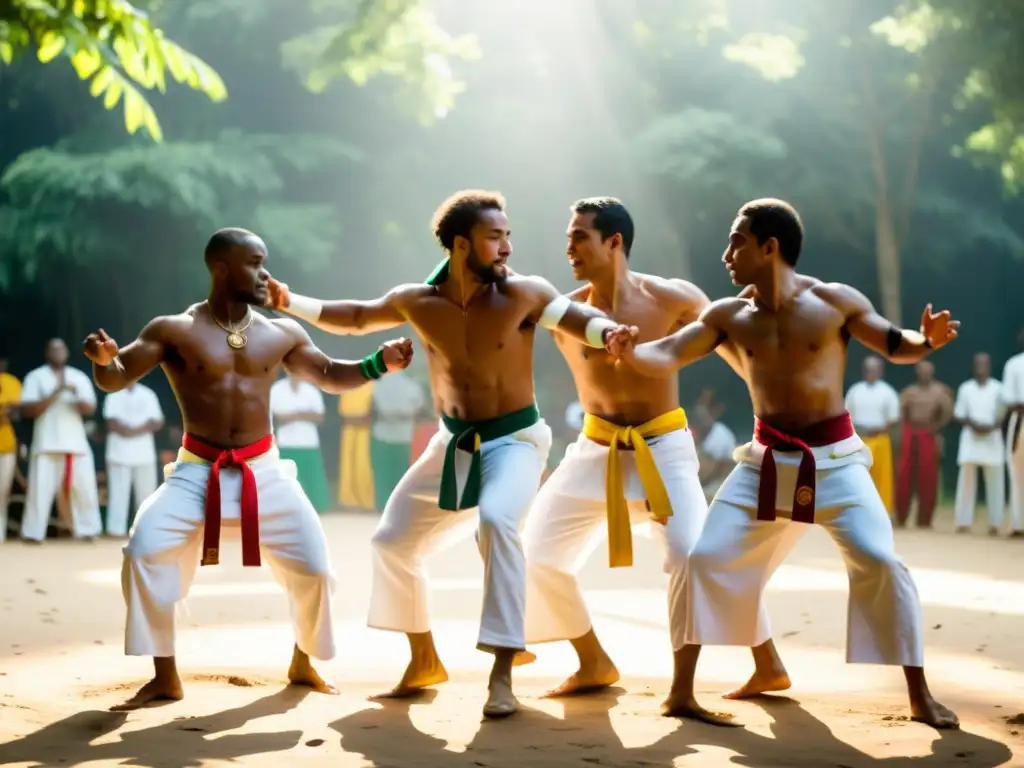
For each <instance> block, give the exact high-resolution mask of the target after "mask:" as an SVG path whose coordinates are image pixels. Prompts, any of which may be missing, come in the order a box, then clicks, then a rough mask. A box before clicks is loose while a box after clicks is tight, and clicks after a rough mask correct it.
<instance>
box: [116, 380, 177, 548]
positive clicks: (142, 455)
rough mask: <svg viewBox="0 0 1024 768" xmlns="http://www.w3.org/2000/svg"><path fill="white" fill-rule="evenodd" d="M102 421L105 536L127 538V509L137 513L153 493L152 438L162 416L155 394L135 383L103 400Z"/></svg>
mask: <svg viewBox="0 0 1024 768" xmlns="http://www.w3.org/2000/svg"><path fill="white" fill-rule="evenodd" d="M103 419H104V421H105V422H106V427H107V448H106V475H107V521H106V523H107V524H106V529H107V534H108V535H110V536H116V537H118V538H123V537H125V536H127V535H128V525H129V514H128V513H129V508H131V509H134V510H136V511H137V510H138V508H139V505H140V504H142V502H143V501H145V500H146V499H147V498H149V496H150V494H152V493H153V492H154V491H155V490H156V486H157V455H156V441H155V440H154V437H153V435H154V434H155V433H156V432H158V431H159V430H161V429H163V426H164V412H163V409H161V408H160V400H159V399H158V398H157V396H156V393H155V392H154V391H153V390H152V389H150V388H149V387H147V386H145V385H143V384H139V383H138V382H135V383H134V384H131V385H129V386H127V387H125V388H124V389H122V390H120V391H118V392H112V393H111V394H109V395H107V396H106V398H105V399H104V400H103ZM133 493H134V504H132V496H133ZM132 517H134V515H132Z"/></svg>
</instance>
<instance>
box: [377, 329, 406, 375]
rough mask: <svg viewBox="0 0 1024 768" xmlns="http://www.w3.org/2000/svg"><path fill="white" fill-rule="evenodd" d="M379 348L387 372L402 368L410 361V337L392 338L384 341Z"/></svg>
mask: <svg viewBox="0 0 1024 768" xmlns="http://www.w3.org/2000/svg"><path fill="white" fill-rule="evenodd" d="M380 348H381V349H382V350H383V351H384V365H385V366H386V367H387V369H388V373H391V372H392V371H401V370H404V369H406V368H408V367H409V363H411V362H412V339H407V338H405V337H402V338H401V339H392V340H391V341H385V342H384V343H383V344H381V345H380Z"/></svg>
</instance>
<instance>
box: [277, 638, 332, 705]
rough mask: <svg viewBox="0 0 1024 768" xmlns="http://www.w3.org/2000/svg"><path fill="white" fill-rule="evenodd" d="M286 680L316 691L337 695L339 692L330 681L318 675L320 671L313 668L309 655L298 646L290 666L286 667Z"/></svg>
mask: <svg viewBox="0 0 1024 768" xmlns="http://www.w3.org/2000/svg"><path fill="white" fill-rule="evenodd" d="M288 682H289V683H291V684H292V685H304V686H306V687H308V688H312V689H313V690H314V691H316V692H317V693H326V694H329V695H331V696H337V695H338V694H339V693H340V691H338V689H337V688H335V687H334V686H333V685H332V684H331V683H329V682H327V681H326V680H324V679H323V678H322V677H320V673H319V672H317V671H316V670H315V669H313V663H312V662H311V661H310V660H309V656H307V655H306V654H305V653H303V652H302V651H300V650H299V649H298V648H296V649H295V654H294V655H293V656H292V663H291V666H290V667H288Z"/></svg>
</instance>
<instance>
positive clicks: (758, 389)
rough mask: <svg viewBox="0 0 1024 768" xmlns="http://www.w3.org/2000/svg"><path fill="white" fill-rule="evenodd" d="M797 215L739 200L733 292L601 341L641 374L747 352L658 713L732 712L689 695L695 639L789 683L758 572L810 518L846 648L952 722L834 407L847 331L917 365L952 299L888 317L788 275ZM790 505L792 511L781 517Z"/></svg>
mask: <svg viewBox="0 0 1024 768" xmlns="http://www.w3.org/2000/svg"><path fill="white" fill-rule="evenodd" d="M802 242H803V224H802V223H801V221H800V218H799V216H798V215H797V213H796V211H795V210H794V209H793V208H792V207H791V206H789V205H788V204H786V203H784V202H782V201H779V200H757V201H754V202H751V203H748V204H747V205H745V206H743V208H741V209H740V211H739V215H738V217H737V219H736V221H735V222H734V224H733V227H732V231H731V232H730V233H729V245H728V247H727V249H726V251H725V254H724V256H723V261H724V263H725V266H726V269H728V271H729V274H730V275H731V276H732V279H733V282H734V283H735V284H737V285H742V286H747V289H746V290H745V291H744V292H743V293H742V294H741V295H740V296H739V297H736V298H728V299H721V300H719V301H716V302H713V303H712V304H711V305H710V306H709V307H708V308H707V309H705V310H704V312H703V313H702V314H701V317H700V319H699V320H697V322H695V323H691V324H690V325H688V326H686V327H685V328H683V329H682V330H680V331H678V332H676V333H674V334H672V335H671V336H668V337H667V338H665V339H661V340H660V341H655V342H648V343H645V344H640V345H637V346H634V344H635V339H636V330H635V329H617V330H616V331H614V332H612V333H611V334H609V340H608V349H609V351H610V352H612V353H613V354H615V355H616V356H620V357H621V358H622V359H623V360H624V361H626V362H627V363H629V364H631V365H632V366H633V367H634V368H636V369H637V370H638V371H640V372H641V373H647V374H648V375H651V376H665V375H667V374H669V373H670V372H672V371H675V370H677V369H678V368H680V367H682V366H684V365H687V364H689V363H691V362H693V361H695V360H698V359H700V358H701V357H704V356H705V355H707V354H709V353H710V352H711V351H713V350H715V349H717V348H718V347H719V346H721V345H723V344H725V345H729V346H731V347H732V348H733V350H734V351H735V352H736V353H737V354H738V355H739V357H740V358H741V360H743V367H744V370H745V372H746V374H747V375H746V377H745V378H746V381H747V384H748V387H749V390H750V397H751V400H752V401H753V407H754V413H755V414H756V419H755V421H754V440H753V441H752V442H751V443H749V444H747V445H746V446H743V447H742V448H741V449H740V450H739V451H738V452H737V453H738V456H737V458H738V459H739V460H740V463H739V464H738V465H737V467H736V469H735V470H733V472H732V474H731V475H730V476H729V477H728V479H726V481H725V482H724V483H723V484H722V487H721V488H720V489H719V491H718V495H717V496H716V497H715V499H714V501H712V503H711V508H710V509H709V511H708V517H707V521H706V522H705V524H704V530H703V531H702V533H701V535H700V539H699V540H698V541H697V545H696V547H694V550H693V552H692V553H691V554H690V565H689V571H688V573H687V579H686V591H687V598H688V602H689V611H690V615H689V618H688V621H687V632H686V641H687V645H686V646H684V647H683V649H682V650H681V651H680V652H678V653H677V654H676V669H675V677H674V679H673V681H672V690H671V692H670V693H669V697H668V700H667V701H666V702H665V710H664V711H665V714H667V715H676V716H683V717H691V718H697V719H700V720H706V721H708V722H712V723H719V724H725V723H728V722H729V720H728V716H723V715H716V714H714V713H711V712H708V711H707V710H705V709H704V708H703V707H701V706H700V704H698V703H697V700H696V698H695V697H694V690H693V678H694V673H695V671H696V667H697V657H698V655H699V653H700V647H701V645H705V644H714V645H747V646H752V647H754V653H755V658H756V659H757V661H758V664H757V670H756V671H755V672H754V676H753V677H752V678H751V679H750V681H749V682H748V683H747V685H746V686H745V687H744V688H743V689H741V690H740V691H739V692H738V694H739V695H753V694H757V693H762V692H765V691H771V690H779V689H781V688H784V687H788V680H783V681H781V684H780V681H779V680H778V679H777V678H778V677H779V675H778V674H777V672H776V670H775V669H774V668H773V666H772V658H773V657H775V653H774V645H773V643H772V640H771V631H770V629H769V627H768V622H767V621H766V620H765V618H764V613H762V610H761V609H762V607H763V592H764V586H765V584H766V583H767V582H768V580H769V579H770V578H771V575H772V573H773V572H774V571H775V569H776V568H778V566H779V565H780V564H781V563H782V561H783V559H784V558H785V556H786V554H787V553H788V552H789V551H790V550H791V549H792V547H793V546H794V544H795V543H796V542H797V540H798V539H799V538H800V537H801V536H802V535H803V534H804V533H805V532H806V531H807V530H808V527H807V526H808V524H810V523H818V524H819V525H821V526H823V527H824V528H825V529H826V530H827V531H828V532H829V533H830V534H831V535H832V537H833V538H834V539H835V540H836V543H837V544H838V546H839V548H840V550H841V551H842V553H843V556H844V558H845V559H846V564H847V570H848V572H849V579H850V610H849V626H848V629H847V633H848V634H847V660H848V661H850V662H853V663H868V664H870V663H874V664H890V665H897V664H898V665H901V666H903V668H904V672H905V674H906V679H907V686H908V689H909V693H910V706H911V711H912V714H913V717H914V719H917V720H921V721H923V722H926V723H929V724H931V725H933V726H935V727H939V728H944V727H955V726H957V724H958V720H957V717H956V715H955V714H954V713H953V712H951V711H950V710H948V709H947V708H946V707H944V706H942V705H941V704H939V703H938V702H937V701H935V699H934V698H932V695H931V693H930V692H929V691H928V686H927V684H926V682H925V676H924V669H923V666H922V665H923V661H924V659H923V656H924V650H923V642H922V628H921V606H920V600H919V599H918V595H917V590H916V588H915V586H914V581H913V579H912V577H911V575H910V571H909V570H908V569H907V567H906V565H904V563H903V561H902V560H901V559H900V558H899V557H898V556H897V554H896V552H895V548H894V542H893V534H892V524H891V522H890V520H889V516H888V514H886V510H885V507H884V506H883V504H882V501H881V499H880V498H879V496H878V491H877V490H876V489H875V487H874V484H873V483H872V482H871V476H870V474H869V472H868V467H869V464H870V461H871V459H870V453H869V452H868V451H867V449H866V448H865V446H864V444H863V442H862V441H861V440H860V438H858V437H857V435H856V433H855V432H854V429H853V424H852V422H851V420H850V416H849V414H848V413H847V412H846V411H845V409H844V406H843V373H844V368H845V364H846V353H847V339H848V338H849V337H850V336H852V337H853V338H856V339H858V340H859V341H861V342H862V343H863V344H864V345H865V346H867V347H869V348H870V349H872V350H873V351H874V352H876V353H878V354H880V355H883V356H884V357H885V358H886V359H888V360H890V361H892V362H894V363H913V362H916V361H917V360H920V359H921V358H922V357H923V356H924V355H926V354H928V353H929V352H930V351H931V350H932V349H934V348H937V347H941V346H943V345H944V344H946V343H948V342H949V341H951V340H952V339H954V338H955V337H956V335H957V328H958V326H959V324H958V323H957V322H955V321H952V320H950V319H949V313H948V312H941V313H939V314H932V312H931V307H928V308H927V309H926V310H925V312H924V314H923V316H922V318H921V332H920V333H915V332H913V331H905V330H901V329H899V328H896V327H895V326H893V325H892V324H891V323H889V322H888V321H887V320H885V319H884V318H882V317H881V316H880V315H879V314H878V313H877V312H876V311H875V310H874V308H873V307H872V306H871V302H869V301H868V300H867V299H866V298H865V297H864V296H863V295H862V294H861V293H859V292H858V291H856V290H854V289H853V288H850V287H849V286H846V285H840V284H837V283H821V282H819V281H818V280H816V279H814V278H812V277H808V276H806V275H799V274H797V273H796V271H795V269H794V267H795V265H796V263H797V259H798V257H799V256H800V249H801V245H802ZM786 518H788V519H786Z"/></svg>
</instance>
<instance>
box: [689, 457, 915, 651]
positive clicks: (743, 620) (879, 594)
mask: <svg viewBox="0 0 1024 768" xmlns="http://www.w3.org/2000/svg"><path fill="white" fill-rule="evenodd" d="M858 443H859V444H860V445H861V446H863V443H861V442H860V439H859V438H857V437H853V438H850V439H849V440H844V441H841V442H839V443H835V444H834V445H831V446H825V447H823V448H815V449H814V454H815V457H816V459H817V467H818V471H817V489H816V494H815V496H816V511H815V522H816V524H818V525H821V526H822V527H823V528H824V529H825V530H826V531H828V532H829V534H831V536H832V538H833V539H834V540H835V542H836V544H837V546H838V547H839V550H840V552H841V553H842V556H843V559H844V560H845V561H846V569H847V572H848V574H849V580H850V594H849V612H848V617H847V638H846V643H847V645H846V660H847V662H850V663H860V664H889V665H899V666H909V667H920V666H922V665H923V662H924V646H923V638H922V626H921V623H922V618H921V601H920V598H919V597H918V594H917V588H916V586H915V585H914V580H913V578H912V577H911V575H910V571H909V570H908V568H907V566H906V565H905V564H904V563H903V561H902V560H901V559H900V558H899V556H898V555H897V554H896V550H895V543H894V541H893V532H892V523H891V522H890V519H889V514H888V512H887V511H886V509H885V505H884V504H883V503H882V500H881V497H879V495H878V491H877V490H876V489H875V486H874V483H873V482H872V481H871V475H870V473H869V468H870V466H871V454H870V453H869V452H868V451H867V449H866V448H863V447H862V448H861V449H860V450H858V449H857V444H858ZM763 455H764V449H763V447H762V446H760V445H757V444H754V445H751V444H748V445H746V446H743V447H741V448H740V449H738V450H737V452H736V458H737V460H738V461H740V463H739V464H738V465H737V467H736V468H735V469H734V470H733V472H732V474H730V475H729V477H728V478H726V480H725V482H724V483H723V484H722V487H721V488H720V489H719V491H718V495H717V496H716V497H715V499H714V501H712V502H711V507H710V509H709V510H708V517H707V521H706V522H705V524H704V530H703V532H702V533H701V535H700V539H699V540H698V541H697V545H696V546H695V547H694V550H693V552H692V553H691V554H690V568H689V573H688V577H687V580H686V589H687V594H688V597H689V604H690V616H689V621H688V622H687V633H686V641H687V643H692V644H696V645H740V646H749V647H755V646H758V645H761V644H762V643H764V642H766V641H767V640H769V639H770V638H771V636H772V634H771V628H770V626H769V623H768V620H767V612H766V611H764V589H765V585H766V584H767V583H768V580H769V579H770V578H771V576H772V574H773V573H775V570H776V569H777V568H778V567H779V566H780V565H781V564H782V561H783V560H784V559H785V558H786V555H788V554H789V552H790V551H791V550H792V549H793V547H794V545H795V544H796V543H797V541H798V540H799V539H800V537H801V536H803V535H804V533H806V532H807V530H808V528H809V526H808V525H807V524H804V523H794V522H792V521H791V520H789V519H786V518H788V517H789V516H790V515H791V510H792V505H793V491H794V487H795V485H796V470H797V463H798V461H799V454H795V455H794V454H792V453H780V452H779V451H775V452H774V455H775V460H776V463H777V467H778V486H777V487H778V493H777V497H776V498H777V501H776V506H777V512H776V514H777V515H778V519H777V520H774V521H759V520H758V519H757V492H758V487H759V484H760V470H759V467H760V462H761V457H762V456H763ZM830 455H831V456H834V457H837V458H830ZM794 456H795V458H794Z"/></svg>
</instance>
